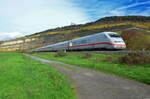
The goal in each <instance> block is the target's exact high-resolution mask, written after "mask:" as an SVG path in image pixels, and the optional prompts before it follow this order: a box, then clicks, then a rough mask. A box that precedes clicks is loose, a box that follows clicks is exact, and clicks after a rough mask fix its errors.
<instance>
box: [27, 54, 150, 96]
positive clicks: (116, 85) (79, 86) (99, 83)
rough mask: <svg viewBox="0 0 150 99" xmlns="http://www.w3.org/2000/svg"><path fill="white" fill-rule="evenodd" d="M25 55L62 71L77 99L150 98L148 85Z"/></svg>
mask: <svg viewBox="0 0 150 99" xmlns="http://www.w3.org/2000/svg"><path fill="white" fill-rule="evenodd" d="M25 55H26V56H27V57H30V58H32V59H34V60H37V61H40V62H42V63H46V64H48V65H49V66H52V67H55V68H56V69H58V70H59V71H60V72H62V73H64V74H65V75H66V76H67V77H68V78H69V79H70V81H71V82H72V83H73V85H74V87H75V88H76V91H77V96H78V99H150V86H149V85H146V84H142V83H139V82H136V81H132V80H128V79H124V78H120V77H118V76H114V75H110V74H105V73H102V72H97V71H94V70H90V69H86V68H81V67H78V66H73V65H69V64H65V63H62V62H56V61H50V60H45V59H42V58H38V57H35V56H30V55H27V54H25Z"/></svg>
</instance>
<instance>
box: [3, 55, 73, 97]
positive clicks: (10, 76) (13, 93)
mask: <svg viewBox="0 0 150 99" xmlns="http://www.w3.org/2000/svg"><path fill="white" fill-rule="evenodd" d="M0 99H76V96H75V92H74V89H73V88H72V87H71V85H70V83H69V81H68V80H67V79H66V78H65V76H64V75H62V74H61V73H59V72H58V71H57V70H55V69H53V68H52V67H49V66H47V65H45V64H42V63H40V62H37V61H34V60H31V59H28V58H26V57H25V56H23V55H22V54H19V53H18V54H17V53H0Z"/></svg>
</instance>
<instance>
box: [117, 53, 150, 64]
mask: <svg viewBox="0 0 150 99" xmlns="http://www.w3.org/2000/svg"><path fill="white" fill-rule="evenodd" d="M119 62H120V63H123V64H127V65H144V64H148V63H150V58H149V56H148V55H146V54H144V53H142V52H134V53H129V54H127V55H125V56H122V57H120V58H119Z"/></svg>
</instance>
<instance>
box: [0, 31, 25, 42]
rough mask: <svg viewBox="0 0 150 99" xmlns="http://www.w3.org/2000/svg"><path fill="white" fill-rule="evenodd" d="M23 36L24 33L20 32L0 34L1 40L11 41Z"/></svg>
mask: <svg viewBox="0 0 150 99" xmlns="http://www.w3.org/2000/svg"><path fill="white" fill-rule="evenodd" d="M21 36H23V35H22V33H20V32H6V33H4V32H1V33H0V40H10V39H14V38H17V37H21Z"/></svg>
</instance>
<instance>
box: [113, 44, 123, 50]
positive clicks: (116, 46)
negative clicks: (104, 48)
mask: <svg viewBox="0 0 150 99" xmlns="http://www.w3.org/2000/svg"><path fill="white" fill-rule="evenodd" d="M114 48H116V49H125V48H126V44H114Z"/></svg>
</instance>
